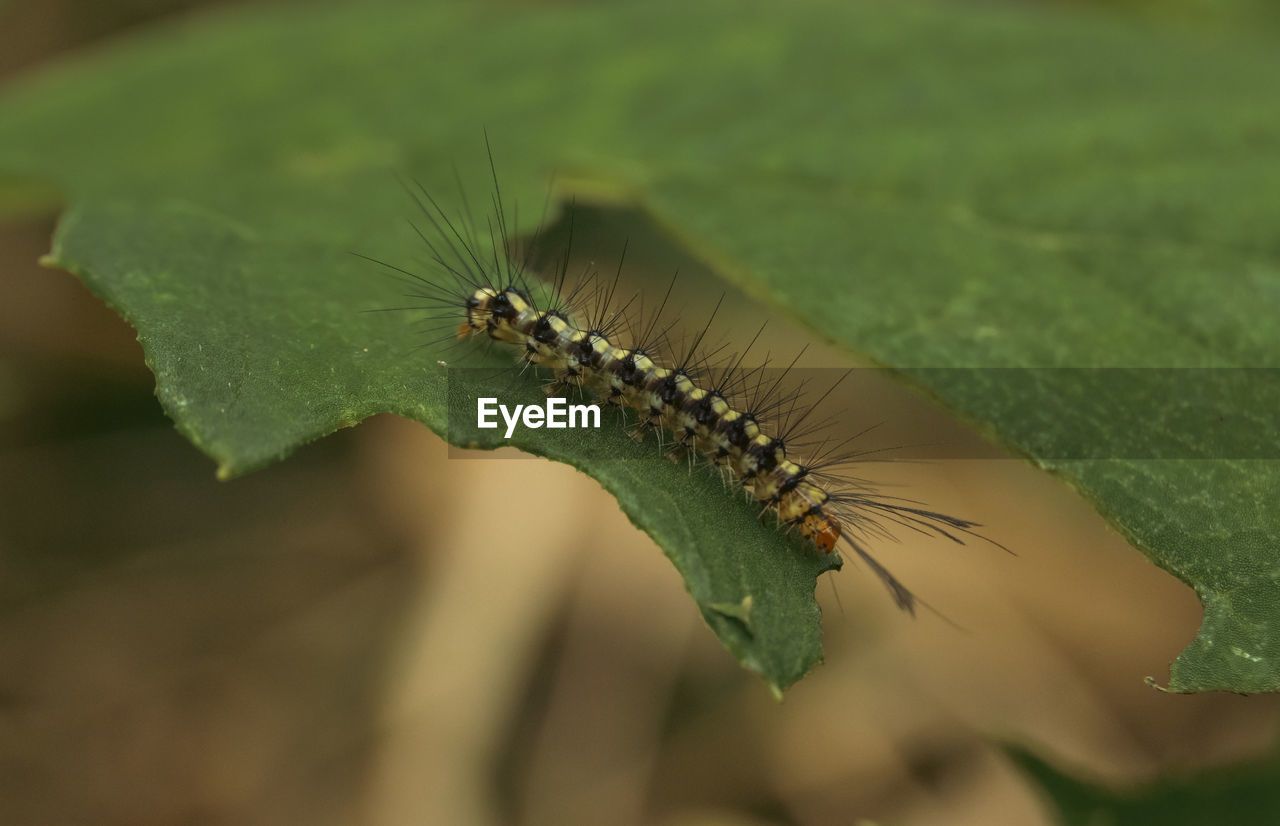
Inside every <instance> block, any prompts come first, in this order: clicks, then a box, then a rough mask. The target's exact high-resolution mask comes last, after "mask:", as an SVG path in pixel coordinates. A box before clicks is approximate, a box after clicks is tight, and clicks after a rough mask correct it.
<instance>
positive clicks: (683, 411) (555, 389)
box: [369, 154, 990, 612]
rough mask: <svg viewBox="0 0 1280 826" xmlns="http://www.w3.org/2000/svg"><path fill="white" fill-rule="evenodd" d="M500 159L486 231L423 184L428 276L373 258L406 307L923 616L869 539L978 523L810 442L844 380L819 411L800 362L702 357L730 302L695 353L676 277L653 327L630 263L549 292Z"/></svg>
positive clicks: (954, 531)
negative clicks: (889, 487) (874, 478)
mask: <svg viewBox="0 0 1280 826" xmlns="http://www.w3.org/2000/svg"><path fill="white" fill-rule="evenodd" d="M489 162H490V170H491V174H492V178H493V197H492V202H491V210H492V212H491V215H490V217H489V220H488V222H487V234H485V233H481V232H480V231H478V230H477V226H476V224H475V223H474V222H473V220H472V218H471V215H470V210H469V208H464V210H463V211H462V212H460V213H459V214H457V215H456V216H454V217H450V215H449V214H448V213H447V212H446V211H445V210H444V209H443V208H442V207H441V205H440V204H439V202H438V201H437V200H436V198H435V197H434V196H433V195H432V194H431V192H430V191H428V190H427V189H426V188H425V187H423V186H422V185H420V184H415V185H413V186H406V189H408V191H409V194H410V196H411V197H412V198H413V199H414V201H415V203H416V205H417V207H418V209H419V211H420V213H421V215H422V216H423V218H424V219H425V221H426V224H425V225H423V226H418V225H414V230H415V231H416V233H417V235H418V237H419V238H420V239H421V241H422V243H423V244H424V245H425V247H426V249H427V251H428V257H429V259H430V262H431V263H430V266H431V272H430V273H427V274H424V273H422V272H414V271H412V270H409V269H405V268H401V267H398V266H394V265H392V264H388V263H386V262H383V261H378V260H377V259H372V258H371V259H369V260H371V261H374V262H375V263H378V264H380V265H382V266H384V267H387V268H389V269H390V270H392V271H394V272H395V273H396V274H398V276H400V277H402V278H407V279H408V280H409V281H410V283H411V284H412V285H413V290H412V292H411V293H410V294H409V297H410V298H411V299H414V300H415V301H416V302H419V303H414V304H411V305H409V306H407V307H400V308H396V309H419V310H423V309H425V310H428V311H429V312H430V313H431V314H432V316H433V318H434V319H436V320H437V321H439V322H440V324H441V327H442V328H443V329H444V331H445V332H444V335H443V336H442V337H441V338H442V339H447V340H454V341H456V342H458V343H459V344H463V345H465V343H466V342H467V340H469V339H473V338H483V339H486V340H488V341H491V342H497V343H499V344H500V345H509V346H510V347H511V348H512V351H513V353H514V354H515V356H516V358H517V359H518V361H519V362H520V363H521V364H522V365H523V366H524V367H526V368H540V369H543V370H548V371H550V374H551V379H550V381H549V382H548V383H547V384H546V385H545V386H544V389H545V391H546V392H547V394H548V395H549V396H552V395H555V396H561V395H566V394H570V393H573V394H579V395H584V396H587V397H590V398H591V399H593V400H594V402H595V403H596V404H598V405H600V406H603V407H613V408H618V409H620V410H624V411H629V412H630V415H631V417H632V418H631V419H630V421H631V426H632V430H631V435H632V437H633V438H635V439H636V440H637V441H643V440H645V439H646V437H647V436H648V434H650V433H653V434H655V435H656V436H657V441H658V443H659V445H660V446H662V447H664V449H665V453H666V455H667V457H668V458H672V459H676V458H679V457H680V456H682V455H688V456H690V457H691V458H699V459H701V460H704V461H705V462H706V463H707V464H708V465H710V466H712V467H714V468H717V469H719V470H720V472H721V473H722V475H723V476H724V477H725V479H726V480H728V481H729V482H731V483H732V484H733V485H734V486H736V487H737V488H739V489H740V490H742V491H743V492H744V493H745V494H746V495H747V496H748V497H750V498H753V499H754V500H755V501H757V502H758V503H759V504H760V506H761V512H762V515H763V514H764V513H769V512H772V513H773V514H774V515H776V517H777V519H778V522H779V524H780V525H781V526H783V527H784V528H785V529H787V530H795V531H797V532H799V533H800V534H801V535H802V536H803V537H804V538H805V539H807V540H808V541H809V542H811V543H812V545H813V546H814V547H815V548H816V549H817V550H818V551H820V552H822V553H832V552H834V551H836V550H837V549H838V548H847V549H849V550H851V551H853V552H854V553H855V554H856V555H857V556H858V557H859V558H860V559H862V560H863V561H864V562H865V564H867V566H868V567H869V568H871V570H872V571H874V572H875V573H876V575H877V576H878V577H879V578H880V580H881V581H882V582H883V583H884V584H885V586H886V587H887V588H888V590H889V592H890V594H891V596H892V597H893V599H894V601H895V603H896V604H897V605H898V606H899V607H900V608H903V609H904V610H907V611H909V612H914V608H915V605H916V604H917V602H918V600H917V598H916V597H915V595H914V594H912V592H911V591H910V590H909V589H908V588H907V587H906V586H905V585H903V584H902V583H901V582H900V581H899V580H898V579H897V578H896V577H894V576H893V575H892V574H891V573H890V572H889V571H888V570H887V569H886V568H885V567H884V566H883V565H881V564H880V563H879V562H878V561H877V560H876V559H875V558H874V557H873V556H872V555H871V554H870V553H869V551H868V550H867V548H866V546H865V545H864V541H865V539H866V538H867V536H868V535H869V534H872V533H879V534H882V535H884V534H889V533H890V532H891V531H892V529H893V528H894V527H898V528H905V529H910V530H915V531H921V532H927V533H932V534H935V535H938V536H942V537H945V538H947V539H950V540H952V541H954V542H957V543H961V544H963V541H964V540H963V536H964V535H968V536H979V535H978V534H976V533H975V532H974V529H976V528H978V527H980V526H979V525H978V524H977V523H975V522H972V521H969V520H965V519H960V518H957V517H953V516H948V515H946V514H943V513H939V512H936V511H933V510H930V509H928V508H926V507H923V506H921V505H920V504H919V503H916V502H913V501H910V500H907V499H901V498H898V497H892V496H887V495H884V494H882V493H879V492H877V491H875V490H874V489H872V488H870V487H868V486H867V485H866V484H865V483H862V482H861V481H860V480H854V481H857V482H858V483H857V484H853V483H851V481H850V480H848V479H845V478H844V477H842V476H841V474H840V469H841V468H842V467H843V466H848V465H851V464H853V463H854V462H855V461H856V460H857V459H858V458H859V457H861V456H863V455H864V453H865V452H863V451H857V452H854V451H847V450H846V447H847V442H842V443H839V444H836V445H827V444H825V443H818V444H816V445H810V444H808V443H809V442H810V441H811V439H810V437H811V436H812V435H813V433H814V432H815V431H816V430H817V429H818V427H817V426H816V425H806V422H808V421H809V419H810V414H811V413H812V412H813V410H814V409H816V408H817V407H818V406H819V405H820V404H821V403H822V402H823V401H824V400H825V399H826V398H827V397H828V396H829V395H830V393H831V391H832V390H834V389H835V386H836V385H838V384H839V383H840V381H842V380H843V376H842V377H841V379H839V380H837V381H836V382H835V383H834V384H833V385H832V386H831V387H830V388H829V389H828V390H827V392H826V393H824V394H823V395H822V397H821V398H819V399H818V400H817V401H815V402H812V403H809V404H798V403H797V399H798V396H797V395H796V394H795V392H794V390H793V389H792V388H788V387H786V386H785V384H784V381H783V379H784V378H785V376H786V374H787V373H788V372H789V371H790V369H791V367H794V365H795V363H796V362H795V360H793V361H792V363H791V366H789V367H788V368H787V369H785V370H782V371H781V375H779V376H777V377H768V378H766V375H765V370H764V368H765V366H766V365H767V364H768V358H767V357H766V359H765V360H764V363H762V364H761V365H759V366H755V367H744V363H745V361H746V355H747V353H748V351H749V350H750V349H751V346H752V345H753V344H754V343H755V340H754V339H753V340H752V342H751V343H750V344H748V346H747V347H746V348H744V349H743V350H742V351H741V352H740V353H738V354H737V355H732V356H727V357H726V356H723V355H722V350H723V348H704V347H703V341H704V340H705V338H706V335H707V332H708V330H709V329H710V326H711V324H712V322H713V321H714V319H715V316H716V313H717V312H718V310H719V305H717V306H716V308H715V309H713V310H712V311H711V313H710V319H709V320H708V322H707V323H706V325H705V326H704V327H703V328H702V329H701V331H700V332H698V333H697V334H696V335H694V336H693V338H692V342H691V343H690V344H688V345H687V346H685V347H676V346H674V345H673V342H672V336H671V335H670V332H671V330H672V329H673V327H674V325H675V321H674V320H672V319H670V318H667V317H666V316H667V315H669V314H668V313H665V312H664V311H665V310H666V308H667V305H668V300H669V299H670V296H671V289H672V287H673V286H674V283H675V279H674V278H673V279H672V282H671V286H668V288H667V292H666V295H665V296H664V297H663V300H662V302H661V304H660V306H659V308H658V310H657V311H656V312H653V313H650V314H647V317H646V314H645V313H643V312H642V311H640V310H637V309H635V308H636V307H638V306H642V301H640V300H639V299H638V297H637V296H631V297H630V298H628V299H626V300H625V301H616V300H615V298H616V293H617V291H618V285H619V280H620V275H621V272H622V261H621V260H620V261H619V264H618V270H617V273H616V274H615V275H614V277H613V278H612V279H610V278H607V277H601V276H600V274H599V273H598V272H597V271H596V270H595V269H594V268H590V269H588V270H585V271H583V272H582V273H581V274H579V275H578V276H577V277H576V278H572V279H571V278H570V276H569V260H570V259H569V253H568V251H565V252H564V253H563V254H562V256H560V257H559V259H558V262H557V267H556V272H555V275H554V278H553V279H552V280H551V283H549V284H548V283H543V282H541V281H539V280H537V279H536V278H534V277H533V276H532V274H531V273H532V271H533V267H532V264H531V261H532V252H533V250H535V249H536V248H537V247H538V240H539V239H540V237H541V235H542V231H543V228H542V225H541V224H540V225H539V228H538V230H537V231H536V232H535V233H534V235H533V238H532V240H531V241H530V242H529V244H528V246H527V247H526V252H525V255H524V256H523V257H520V256H516V255H512V254H511V253H510V251H509V249H508V244H509V243H510V241H509V239H510V238H511V233H510V226H509V224H508V220H507V215H506V211H505V208H504V206H503V201H502V196H501V190H500V187H499V185H498V178H497V173H496V167H495V166H494V164H493V159H492V155H491V154H490V158H489ZM463 201H464V202H465V195H464V197H463ZM571 235H572V234H571V233H570V238H571ZM570 243H571V241H570ZM622 258H625V248H624V250H623V254H622ZM758 335H759V334H757V336H758ZM433 343H434V342H433ZM802 352H803V351H802ZM796 358H797V359H798V358H799V356H797V357H796ZM845 375H847V373H846V374H845ZM504 415H506V414H505V411H504ZM987 541H990V540H987Z"/></svg>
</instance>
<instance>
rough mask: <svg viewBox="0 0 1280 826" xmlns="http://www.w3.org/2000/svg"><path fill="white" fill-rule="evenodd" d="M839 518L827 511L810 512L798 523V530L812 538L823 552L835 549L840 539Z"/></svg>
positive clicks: (826, 552) (827, 552)
mask: <svg viewBox="0 0 1280 826" xmlns="http://www.w3.org/2000/svg"><path fill="white" fill-rule="evenodd" d="M840 528H841V526H840V520H839V519H836V518H835V517H834V516H832V515H831V514H828V513H822V512H818V513H811V514H809V515H808V516H806V517H805V518H804V521H803V522H801V523H800V532H801V533H803V534H804V535H805V536H806V537H808V538H809V539H812V540H813V544H815V545H817V546H818V549H819V550H821V551H822V552H823V553H824V554H829V553H831V552H832V551H834V550H835V549H836V543H837V542H839V541H840Z"/></svg>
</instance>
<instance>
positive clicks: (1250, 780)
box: [1011, 750, 1280, 826]
mask: <svg viewBox="0 0 1280 826" xmlns="http://www.w3.org/2000/svg"><path fill="white" fill-rule="evenodd" d="M1011 756H1012V757H1013V759H1014V762H1016V763H1017V764H1018V765H1019V766H1020V767H1021V768H1022V770H1023V771H1024V772H1026V773H1027V774H1028V775H1029V776H1030V777H1031V779H1032V780H1033V781H1035V783H1036V784H1038V785H1039V786H1040V788H1041V790H1043V791H1044V793H1045V795H1046V797H1047V798H1048V801H1049V803H1050V804H1051V805H1052V807H1053V809H1054V810H1055V811H1056V813H1057V815H1058V818H1057V822H1059V823H1061V824H1063V826H1077V824H1079V826H1106V824H1124V826H1147V824H1150V825H1151V826H1201V824H1204V823H1267V822H1271V821H1274V820H1275V819H1276V816H1277V815H1280V787H1278V786H1277V785H1276V774H1277V771H1280V760H1278V759H1277V758H1276V757H1275V756H1270V757H1267V758H1265V759H1263V760H1260V761H1257V762H1254V763H1247V764H1241V765H1237V766H1231V767H1227V768H1220V769H1214V770H1212V771H1207V772H1203V773H1201V774H1197V775H1189V776H1167V777H1163V778H1161V779H1159V780H1157V781H1155V782H1152V783H1146V784H1143V785H1141V786H1139V787H1136V788H1129V789H1110V788H1106V787H1103V786H1100V785H1095V784H1093V783H1088V782H1082V781H1080V780H1077V779H1075V778H1072V777H1068V776H1067V775H1065V774H1062V773H1061V772H1059V771H1058V770H1057V769H1055V768H1053V767H1052V766H1050V765H1049V764H1048V763H1045V762H1044V761H1043V760H1041V759H1039V758H1037V757H1035V756H1033V755H1031V754H1028V753H1026V752H1023V751H1018V750H1015V751H1013V752H1011Z"/></svg>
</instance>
